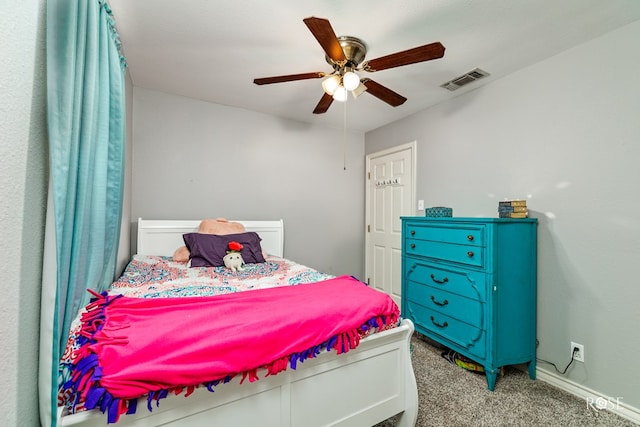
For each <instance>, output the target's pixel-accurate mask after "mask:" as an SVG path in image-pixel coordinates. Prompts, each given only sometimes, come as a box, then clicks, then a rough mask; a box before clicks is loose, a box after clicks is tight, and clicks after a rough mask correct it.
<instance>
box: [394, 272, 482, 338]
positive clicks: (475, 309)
mask: <svg viewBox="0 0 640 427" xmlns="http://www.w3.org/2000/svg"><path fill="white" fill-rule="evenodd" d="M406 292H407V300H409V302H411V303H415V304H419V305H421V306H423V307H426V308H430V309H431V310H434V311H437V312H438V313H440V314H444V315H446V316H449V317H452V318H454V319H457V320H460V321H462V322H465V323H467V324H469V325H471V326H475V327H476V328H479V329H484V320H483V319H484V314H483V313H484V303H481V302H480V301H478V300H474V299H469V298H465V297H463V296H460V295H456V294H454V293H451V292H446V291H443V290H440V289H436V288H433V287H431V286H427V285H423V284H420V283H416V282H409V286H407V289H406Z"/></svg>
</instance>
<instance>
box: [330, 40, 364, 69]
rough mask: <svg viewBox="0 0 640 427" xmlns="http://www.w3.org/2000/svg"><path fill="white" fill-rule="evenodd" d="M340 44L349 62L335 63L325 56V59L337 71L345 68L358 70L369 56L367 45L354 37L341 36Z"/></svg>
mask: <svg viewBox="0 0 640 427" xmlns="http://www.w3.org/2000/svg"><path fill="white" fill-rule="evenodd" d="M338 42H339V43H340V46H342V50H343V51H344V56H345V57H346V58H347V60H346V61H344V62H343V61H334V60H333V59H331V58H330V57H329V56H328V55H325V57H324V59H325V60H326V61H327V62H328V63H329V65H331V66H332V67H333V69H334V70H336V71H338V70H340V69H341V68H343V67H351V68H357V67H358V65H360V63H361V62H362V61H363V60H364V58H365V56H367V45H366V44H365V42H363V41H362V40H360V39H359V38H357V37H353V36H340V37H338ZM341 62H343V63H341Z"/></svg>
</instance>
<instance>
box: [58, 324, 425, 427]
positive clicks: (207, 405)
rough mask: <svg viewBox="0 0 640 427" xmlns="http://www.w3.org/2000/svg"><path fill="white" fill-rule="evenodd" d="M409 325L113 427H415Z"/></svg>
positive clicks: (70, 422) (79, 421)
mask: <svg viewBox="0 0 640 427" xmlns="http://www.w3.org/2000/svg"><path fill="white" fill-rule="evenodd" d="M413 330H414V328H413V324H412V323H411V321H409V320H404V321H403V322H402V324H401V325H400V327H398V328H395V329H392V330H389V331H385V332H382V333H379V334H374V335H372V336H369V337H367V338H365V339H363V340H362V341H361V342H360V345H359V346H358V348H356V349H355V350H351V351H349V352H348V353H346V354H343V355H339V356H337V355H336V354H335V353H334V352H325V353H322V354H321V355H320V356H319V357H318V358H316V359H308V360H306V361H305V362H304V363H302V364H299V365H298V367H297V369H296V370H292V369H288V370H287V371H284V372H281V373H279V374H278V375H275V376H271V377H266V378H265V377H264V374H265V372H264V371H263V372H260V378H261V379H260V380H258V381H256V382H254V383H248V380H247V381H246V382H245V383H243V384H239V379H237V378H236V379H234V380H233V381H232V382H230V383H228V384H221V385H219V386H217V387H216V388H215V392H214V393H211V392H209V391H207V390H206V389H198V390H196V392H194V394H193V395H191V396H189V397H188V398H185V397H184V396H170V397H168V398H166V399H163V400H161V401H160V405H159V407H154V409H153V412H149V411H148V410H147V408H146V399H141V400H140V402H139V404H138V410H137V413H136V414H134V415H123V416H122V417H121V418H120V421H119V422H118V424H116V425H117V426H127V425H135V426H160V425H162V426H181V427H193V426H203V427H204V426H207V427H208V426H212V425H219V426H238V427H245V426H252V425H253V426H258V425H259V426H265V427H266V426H273V427H281V426H283V427H289V426H290V427H298V426H363V427H370V426H372V425H374V424H376V423H378V422H380V421H383V420H385V419H387V418H389V417H391V416H394V415H396V414H399V413H402V415H401V416H400V420H399V423H398V425H399V426H404V427H409V426H413V425H415V422H416V417H417V411H418V392H417V386H416V380H415V376H414V372H413V368H412V365H411V354H410V339H411V335H412V334H413ZM58 425H61V426H97V425H106V415H104V414H102V413H100V412H97V411H91V412H85V413H79V414H74V415H67V416H64V417H62V416H61V417H60V419H59V423H58Z"/></svg>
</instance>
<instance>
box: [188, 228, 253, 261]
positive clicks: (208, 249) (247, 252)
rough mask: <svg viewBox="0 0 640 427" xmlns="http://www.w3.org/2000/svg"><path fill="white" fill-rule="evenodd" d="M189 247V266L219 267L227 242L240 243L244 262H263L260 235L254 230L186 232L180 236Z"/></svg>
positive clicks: (225, 251) (226, 248)
mask: <svg viewBox="0 0 640 427" xmlns="http://www.w3.org/2000/svg"><path fill="white" fill-rule="evenodd" d="M182 238H183V239H184V244H185V245H187V249H189V257H190V258H191V267H221V266H224V261H223V260H222V258H223V257H224V256H225V255H226V254H227V250H228V249H229V246H228V245H229V242H232V241H236V242H238V243H241V244H242V246H243V247H242V250H241V251H240V254H241V255H242V259H243V260H244V262H245V263H259V262H265V260H264V257H263V256H262V247H261V246H260V240H262V239H261V238H260V236H258V233H256V232H254V231H249V232H246V233H238V234H226V235H217V234H202V233H187V234H184V235H183V236H182Z"/></svg>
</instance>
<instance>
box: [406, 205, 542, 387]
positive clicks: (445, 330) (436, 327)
mask: <svg viewBox="0 0 640 427" xmlns="http://www.w3.org/2000/svg"><path fill="white" fill-rule="evenodd" d="M401 220H402V316H403V317H405V318H408V319H411V320H412V321H413V322H414V324H415V326H416V330H417V331H418V332H420V333H421V334H424V335H425V336H427V337H429V338H431V339H432V340H434V341H437V342H439V343H441V344H443V345H445V346H446V347H448V348H451V349H453V350H455V351H457V352H459V353H460V354H462V355H464V356H466V357H468V358H470V359H473V360H475V361H476V362H478V363H480V364H482V365H483V367H484V370H485V373H486V376H487V387H488V388H489V390H494V388H495V383H496V378H497V374H498V372H499V370H500V368H501V367H503V366H507V365H515V364H520V363H527V364H528V371H529V377H530V378H531V379H535V371H536V277H537V276H536V268H537V267H536V266H537V237H536V236H537V219H535V218H523V219H507V218H428V217H402V218H401Z"/></svg>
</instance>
